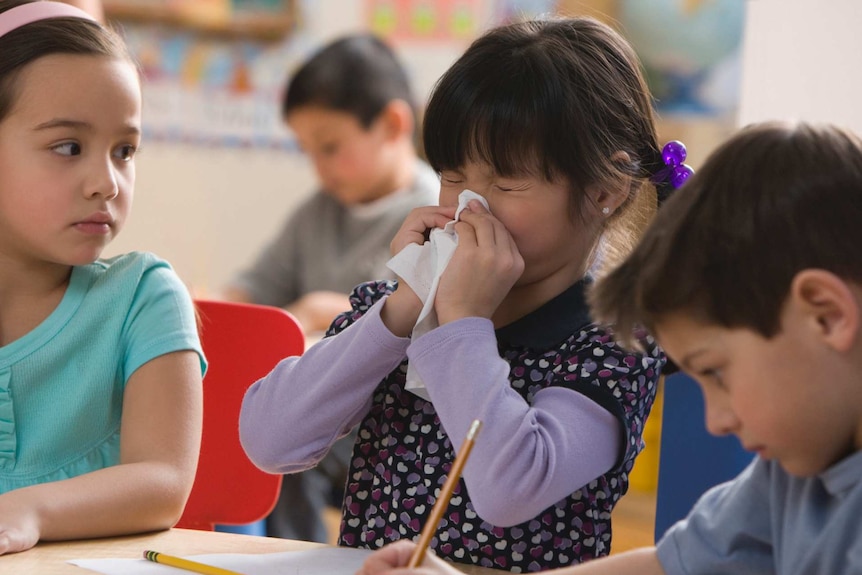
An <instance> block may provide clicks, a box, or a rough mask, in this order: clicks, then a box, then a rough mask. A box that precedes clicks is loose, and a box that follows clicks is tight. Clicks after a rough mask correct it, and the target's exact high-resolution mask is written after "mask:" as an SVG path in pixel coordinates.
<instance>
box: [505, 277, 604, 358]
mask: <svg viewBox="0 0 862 575" xmlns="http://www.w3.org/2000/svg"><path fill="white" fill-rule="evenodd" d="M591 283H592V280H590V279H589V278H584V279H582V280H580V281H578V282H577V283H575V284H572V286H570V287H569V288H568V289H566V291H564V292H562V293H561V294H560V295H558V296H556V297H555V298H553V299H551V300H550V301H548V302H547V303H545V304H544V305H542V306H541V307H540V308H539V309H537V310H535V311H533V312H531V313H529V314H527V315H525V316H524V317H522V318H521V319H518V320H515V321H513V322H512V323H510V324H509V325H505V326H503V327H501V328H500V329H498V330H496V333H497V341H498V342H499V343H500V344H502V345H505V346H507V347H508V346H517V347H528V348H531V349H549V348H551V347H553V346H555V345H556V344H558V343H560V342H562V341H563V340H565V339H567V338H568V337H570V336H571V335H572V334H573V333H575V332H576V331H578V330H579V329H581V328H583V327H585V326H587V325H589V324H591V323H592V320H591V319H590V312H589V308H588V306H587V300H586V290H587V288H588V287H589V285H590V284H591Z"/></svg>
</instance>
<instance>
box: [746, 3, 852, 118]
mask: <svg viewBox="0 0 862 575" xmlns="http://www.w3.org/2000/svg"><path fill="white" fill-rule="evenodd" d="M747 10H748V13H747V20H746V31H745V37H744V41H743V46H744V50H743V57H744V66H743V81H742V93H741V102H740V113H739V125H741V126H744V125H746V124H748V123H751V122H755V121H760V120H767V119H773V118H781V119H804V120H810V121H832V122H837V123H840V124H843V125H845V126H848V127H850V128H851V129H853V130H855V131H857V132H858V133H860V134H862V105H860V102H862V74H860V73H859V64H860V55H862V34H860V31H862V2H860V1H859V0H749V1H748V5H747Z"/></svg>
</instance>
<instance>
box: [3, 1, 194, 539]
mask: <svg viewBox="0 0 862 575" xmlns="http://www.w3.org/2000/svg"><path fill="white" fill-rule="evenodd" d="M140 136H141V90H140V83H139V79H138V75H137V72H136V69H135V66H134V64H133V63H132V62H131V59H130V58H129V56H128V54H127V52H126V50H125V48H124V46H123V43H122V40H120V39H119V38H118V37H117V36H116V35H115V34H114V33H112V32H110V31H108V30H107V29H105V28H103V27H102V26H100V25H99V24H98V23H96V22H95V21H94V20H93V19H92V18H91V17H90V16H89V15H88V14H87V13H86V12H83V11H81V10H80V9H77V8H73V7H72V6H69V5H66V4H61V3H57V2H30V1H24V0H4V1H2V2H0V554H3V553H10V552H15V551H23V550H25V549H28V548H30V547H32V546H33V545H35V544H36V543H37V542H38V541H40V540H58V539H79V538H89V537H99V536H108V535H119V534H124V533H133V532H140V531H151V530H155V529H164V528H168V527H170V526H171V525H173V524H174V523H175V522H176V521H177V519H178V518H179V517H180V514H181V513H182V510H183V507H184V505H185V501H186V498H187V497H188V494H189V491H190V490H191V486H192V482H193V479H194V474H195V467H196V463H197V454H198V449H199V446H200V429H201V404H202V401H201V378H202V373H203V370H204V360H203V354H202V353H201V348H200V343H199V341H198V337H197V332H196V328H195V319H194V310H193V307H192V303H191V300H190V297H189V295H188V293H187V291H186V290H185V288H184V287H183V285H182V283H181V282H180V281H179V279H178V278H177V277H176V275H175V274H174V273H173V271H172V270H171V269H170V267H169V266H168V265H167V264H166V263H165V262H163V261H161V260H159V259H158V258H156V257H155V256H153V255H150V254H141V253H133V254H127V255H124V256H119V257H117V258H113V259H109V260H100V259H99V256H100V255H101V252H102V250H103V249H104V248H105V246H106V245H107V244H108V242H110V241H111V240H112V239H113V238H114V236H116V234H117V233H119V231H120V230H121V229H122V227H123V224H124V223H125V220H126V217H127V216H128V214H129V210H130V207H131V199H132V190H133V187H134V182H135V162H134V159H135V151H136V149H137V147H138V145H139V141H140Z"/></svg>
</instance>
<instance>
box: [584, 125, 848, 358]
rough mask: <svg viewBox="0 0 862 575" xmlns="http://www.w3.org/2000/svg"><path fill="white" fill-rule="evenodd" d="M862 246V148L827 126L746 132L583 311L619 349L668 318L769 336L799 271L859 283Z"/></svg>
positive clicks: (665, 212)
mask: <svg viewBox="0 0 862 575" xmlns="http://www.w3.org/2000/svg"><path fill="white" fill-rule="evenodd" d="M860 245H862V140H860V138H859V137H858V136H856V135H855V134H853V133H851V132H850V131H848V130H845V129H842V128H840V127H838V126H834V125H828V124H807V123H797V124H787V123H765V124H760V125H755V126H751V127H748V128H745V129H743V130H741V131H740V132H738V133H737V134H736V135H734V136H733V137H732V138H730V139H729V140H728V141H727V142H725V143H724V144H723V145H722V146H720V147H719V148H718V149H717V150H716V151H715V152H714V153H713V154H712V155H711V156H710V157H709V159H708V160H707V161H706V162H705V164H704V166H703V167H702V168H701V169H700V170H699V172H698V173H697V174H696V175H695V176H693V177H692V178H691V179H690V180H688V182H686V184H685V186H683V187H682V188H681V189H680V190H679V192H678V193H677V194H676V196H675V197H673V198H671V199H670V200H669V201H668V202H667V204H666V205H665V207H664V208H663V209H662V210H661V211H660V212H659V214H658V216H657V217H656V219H655V220H654V221H653V223H652V225H651V226H650V227H649V229H648V230H647V231H646V233H645V234H644V236H643V238H642V240H641V243H640V244H639V245H638V247H637V248H636V249H635V250H634V251H633V253H632V254H631V256H630V257H629V258H628V259H627V260H626V261H625V262H624V263H623V264H622V265H620V266H619V267H618V268H617V269H616V270H614V271H613V272H612V273H611V274H610V275H608V276H607V277H605V278H604V279H603V280H602V281H600V282H598V283H597V284H596V285H595V286H594V289H593V290H592V292H591V294H590V302H591V305H592V309H593V314H594V316H595V318H596V319H597V320H599V321H601V322H603V323H605V324H608V325H611V326H613V327H614V329H615V330H616V332H617V334H618V337H619V338H620V340H621V341H623V342H627V343H629V344H632V343H633V342H632V339H631V336H630V334H632V333H633V331H632V330H633V329H635V328H637V326H643V327H646V328H647V329H650V330H652V329H654V326H655V325H656V323H657V322H659V321H661V319H662V318H663V317H666V316H667V315H668V314H671V313H677V312H681V313H688V314H690V315H691V316H692V317H694V318H696V319H698V320H700V321H704V322H705V323H709V324H715V325H721V326H724V327H727V328H747V329H751V330H753V331H755V332H757V333H759V334H760V335H762V336H763V337H772V336H773V335H775V334H776V333H778V332H779V330H780V319H781V318H780V314H781V309H782V306H783V304H784V302H785V300H786V298H787V295H788V293H789V289H790V285H791V283H792V281H793V278H794V277H795V276H796V274H798V273H799V272H800V271H802V270H805V269H811V268H817V269H823V270H827V271H830V272H832V273H834V274H836V275H838V276H840V277H842V278H844V279H846V280H848V281H852V282H856V283H862V257H860V256H859V246H860Z"/></svg>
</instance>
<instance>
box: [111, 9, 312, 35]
mask: <svg viewBox="0 0 862 575" xmlns="http://www.w3.org/2000/svg"><path fill="white" fill-rule="evenodd" d="M103 4H104V7H105V15H106V16H107V17H108V19H110V20H117V21H120V22H137V23H153V24H161V25H165V26H171V27H177V28H184V29H188V30H193V31H195V32H199V33H202V34H208V35H214V36H222V37H236V38H252V39H258V40H267V41H276V40H280V39H282V38H284V37H285V36H286V35H287V34H288V33H290V32H291V31H292V30H293V29H294V28H295V27H296V23H297V12H296V7H295V2H294V1H293V0H282V1H281V2H280V3H276V4H275V7H274V8H266V9H265V8H247V9H244V8H241V7H240V8H237V7H235V6H234V5H233V4H232V3H229V2H158V1H153V0H143V1H140V0H138V1H136V0H103Z"/></svg>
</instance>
